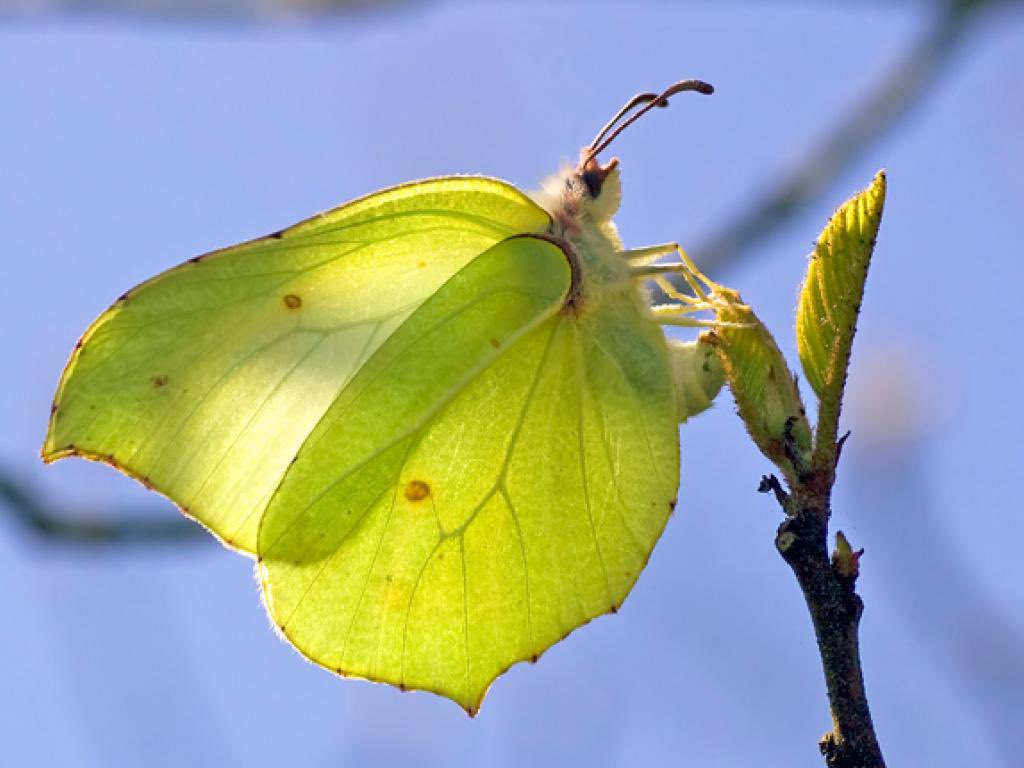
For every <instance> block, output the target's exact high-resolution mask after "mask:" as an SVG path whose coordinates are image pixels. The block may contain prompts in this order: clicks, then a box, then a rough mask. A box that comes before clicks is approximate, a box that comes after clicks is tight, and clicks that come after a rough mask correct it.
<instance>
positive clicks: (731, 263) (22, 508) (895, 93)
mask: <svg viewBox="0 0 1024 768" xmlns="http://www.w3.org/2000/svg"><path fill="white" fill-rule="evenodd" d="M395 4H396V3H395V2H372V1H371V0H256V2H251V1H248V0H216V2H213V3H198V2H195V3H191V2H185V3H179V2H169V1H168V2H164V1H163V0H157V1H156V2H152V1H151V2H146V3H128V2H121V1H120V0H76V1H70V0H13V2H11V1H8V2H6V3H0V9H3V10H5V11H7V12H11V11H13V12H21V13H23V14H26V15H38V14H39V13H41V12H44V11H56V10H82V11H86V10H88V11H104V12H117V11H121V10H129V9H130V10H132V11H133V12H134V13H141V12H153V13H158V14H162V13H166V14H171V13H173V14H175V15H178V16H189V15H203V16H217V15H221V16H233V15H246V16H250V15H266V14H272V15H275V14H276V15H284V14H293V15H294V14H299V13H307V12H326V11H331V10H342V9H344V10H359V9H369V8H371V7H380V6H391V5H395ZM930 4H932V5H935V6H936V10H935V12H934V17H933V18H932V20H931V21H930V22H929V23H928V25H927V27H926V28H925V30H924V31H923V33H921V34H920V36H919V37H918V38H917V39H916V40H915V41H914V42H913V43H912V44H911V45H910V47H909V49H908V51H907V52H906V54H905V55H904V56H903V57H902V58H901V59H900V60H899V61H898V62H897V63H896V64H895V65H894V66H893V67H892V69H891V70H890V71H888V72H886V73H885V74H884V75H883V76H882V77H881V78H879V81H878V83H877V84H876V86H875V87H874V88H873V89H871V90H870V91H869V92H868V94H867V96H866V97H865V98H864V99H863V101H862V102H860V103H857V104H855V105H854V106H853V107H852V108H851V109H850V110H849V112H848V114H846V115H844V116H843V118H842V119H841V120H838V121H837V122H836V128H835V129H834V130H833V131H832V133H830V134H829V135H828V136H826V137H825V139H824V140H823V141H822V142H821V144H820V145H819V146H818V147H816V148H815V149H813V150H812V151H810V152H809V153H808V154H807V156H806V158H805V159H804V160H803V161H802V162H801V163H800V165H799V166H798V167H796V168H795V169H793V170H792V172H791V173H790V174H789V175H788V176H786V177H784V178H783V180H782V182H781V183H780V184H778V185H777V186H776V187H774V188H770V189H768V190H767V191H765V192H764V193H763V194H761V195H760V196H759V197H758V198H757V199H755V200H753V201H752V202H751V205H750V206H749V208H748V209H746V210H744V211H742V212H741V213H740V214H739V215H738V216H736V217H735V218H734V219H732V220H729V221H726V222H725V223H724V224H723V225H722V226H721V227H720V229H719V230H718V232H717V233H716V234H713V235H712V236H711V237H710V238H709V239H708V241H707V242H705V243H704V244H702V245H700V246H699V247H697V248H695V249H693V253H694V255H695V256H696V257H697V259H698V261H699V262H700V265H701V267H702V268H703V269H704V270H705V271H707V272H708V273H709V274H713V275H720V274H721V273H722V272H723V271H725V270H727V269H730V268H733V267H735V266H736V265H737V264H739V263H741V262H742V261H743V259H744V258H745V257H747V256H748V255H749V254H750V253H751V252H752V251H753V250H754V247H755V246H756V245H758V244H759V243H760V242H761V241H762V240H763V239H764V238H765V237H767V236H768V235H770V234H771V233H773V232H774V231H776V230H778V229H780V228H781V227H783V226H785V224H786V223H787V222H788V221H790V220H791V219H792V218H793V217H794V216H796V215H797V214H798V213H799V212H800V211H801V210H803V208H804V207H805V206H806V205H807V204H808V203H809V202H811V201H813V200H816V199H819V197H820V196H821V195H823V194H824V193H825V192H826V191H827V190H828V189H829V187H830V186H831V185H832V184H833V182H834V181H835V180H836V178H837V177H838V176H840V175H841V174H842V173H843V171H844V170H845V169H846V168H848V167H849V166H850V165H851V164H852V163H853V162H854V161H855V160H856V159H857V158H858V157H860V156H861V155H862V154H863V153H864V152H865V151H866V150H868V149H869V148H870V147H871V146H873V145H874V144H875V143H877V142H878V141H879V140H881V139H882V138H883V137H885V136H886V135H888V134H889V133H890V132H891V131H892V130H893V129H894V128H895V127H896V126H897V125H898V124H899V122H900V121H901V119H902V118H903V117H905V116H906V115H907V114H908V113H909V112H910V111H911V110H912V109H913V108H914V107H915V106H916V105H917V104H919V103H920V102H921V100H922V99H923V98H924V96H925V95H926V94H927V93H928V92H929V91H930V89H931V87H932V86H933V85H935V84H936V83H937V82H938V80H939V79H940V77H941V75H942V73H943V71H944V70H945V69H946V67H947V66H948V65H949V63H950V62H951V60H952V59H953V58H954V55H955V54H956V52H957V51H958V49H959V44H960V43H961V42H962V41H963V40H964V39H965V38H966V37H967V35H968V34H969V32H970V31H971V29H973V26H974V24H973V22H974V21H975V20H976V19H977V18H978V17H979V11H981V10H982V9H984V8H987V7H989V6H1001V5H1002V6H1005V5H1011V4H1013V3H1010V2H1008V1H1007V0H953V1H952V2H939V3H930ZM0 504H2V505H3V507H4V508H5V510H6V512H7V514H8V516H9V519H10V520H11V521H12V522H13V523H15V524H16V525H18V526H19V527H20V528H21V529H23V530H24V531H25V532H27V533H31V534H33V535H34V536H35V537H37V538H40V539H43V540H48V541H58V542H66V543H72V544H81V545H89V546H95V545H100V544H129V543H134V544H139V543H144V542H152V543H163V542H185V541H189V542H193V541H198V540H200V539H201V538H202V534H203V529H202V528H201V527H200V526H198V525H196V524H195V523H193V522H191V521H189V520H185V519H183V518H180V517H178V516H177V514H176V513H175V517H173V518H169V519H164V517H163V516H161V515H154V514H152V513H151V512H149V511H142V512H128V511H125V512H122V513H117V514H114V513H112V514H110V515H105V516H103V517H95V516H90V515H88V514H86V513H85V512H84V511H82V510H71V509H63V508H58V507H51V506H49V505H47V504H45V503H43V502H41V501H39V500H38V496H37V495H36V493H35V492H34V491H33V490H32V489H30V488H28V487H25V486H24V485H23V484H22V483H21V482H20V481H19V480H18V479H17V478H16V477H15V476H14V475H13V474H11V473H9V472H7V471H5V470H0Z"/></svg>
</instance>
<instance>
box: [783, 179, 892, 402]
mask: <svg viewBox="0 0 1024 768" xmlns="http://www.w3.org/2000/svg"><path fill="white" fill-rule="evenodd" d="M884 203H885V172H884V171H879V173H878V174H877V175H876V176H875V179H874V181H873V182H872V184H871V186H870V187H868V188H867V189H865V190H864V191H862V192H860V193H858V194H857V195H855V196H854V197H852V198H851V199H850V200H848V201H847V202H846V203H844V204H843V205H842V206H840V208H839V209H838V210H837V211H836V212H835V214H834V215H833V216H832V219H831V220H830V221H829V223H828V224H827V225H826V227H825V229H824V231H823V232H822V233H821V237H819V238H818V243H817V245H816V246H815V249H814V253H813V254H812V255H811V261H810V264H809V265H808V267H807V277H806V279H805V280H804V284H803V288H802V289H801V291H800V303H799V305H798V307H797V313H796V337H797V349H798V351H799V354H800V362H801V364H802V365H803V369H804V374H805V375H806V376H807V381H808V382H809V383H810V385H811V387H812V388H813V389H814V391H815V393H816V394H817V395H818V398H819V399H820V400H821V404H822V413H823V414H824V413H828V412H834V413H837V414H838V410H837V409H838V405H839V402H840V400H841V398H842V395H843V386H844V384H845V383H846V370H847V367H848V365H849V362H850V350H851V348H852V346H853V336H854V333H855V332H856V328H857V313H858V312H859V311H860V303H861V298H862V297H863V295H864V281H865V279H866V278H867V274H868V265H869V263H870V261H871V253H872V251H873V250H874V247H875V238H876V237H877V236H878V225H879V223H880V222H881V219H882V207H883V205H884Z"/></svg>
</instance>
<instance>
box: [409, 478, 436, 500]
mask: <svg viewBox="0 0 1024 768" xmlns="http://www.w3.org/2000/svg"><path fill="white" fill-rule="evenodd" d="M428 496H430V486H429V485H427V484H426V483H425V482H423V481H422V480H410V481H409V482H408V483H406V486H405V498H407V499H408V500H409V501H423V500H424V499H425V498H427V497H428Z"/></svg>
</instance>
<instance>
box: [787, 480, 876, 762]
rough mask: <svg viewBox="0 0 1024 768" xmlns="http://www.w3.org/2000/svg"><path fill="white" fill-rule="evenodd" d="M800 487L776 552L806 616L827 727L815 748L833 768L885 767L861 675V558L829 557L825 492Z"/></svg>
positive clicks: (789, 504)
mask: <svg viewBox="0 0 1024 768" xmlns="http://www.w3.org/2000/svg"><path fill="white" fill-rule="evenodd" d="M815 485H816V483H815V481H814V479H813V478H810V479H808V480H807V481H801V483H800V486H799V487H798V488H796V489H793V492H792V493H791V494H790V496H789V498H788V500H787V504H786V505H785V506H784V509H785V511H786V519H785V520H784V521H783V522H782V524H781V525H780V526H779V529H778V532H777V533H776V536H775V546H776V548H777V549H778V550H779V553H780V554H781V555H782V559H783V560H785V561H786V563H787V564H788V565H789V567H790V568H791V569H792V570H793V574H794V575H795V576H796V579H797V582H798V583H799V584H800V590H801V591H802V592H803V595H804V600H805V601H806V603H807V608H808V610H809V611H810V614H811V622H812V623H813V625H814V635H815V638H816V639H817V641H818V651H819V653H820V655H821V664H822V668H823V670H824V672H825V686H826V689H827V690H828V700H829V706H830V708H831V710H832V722H833V726H834V727H833V729H832V731H830V732H829V733H827V734H826V735H825V736H824V737H823V738H822V739H821V741H820V742H819V746H820V748H821V753H822V755H824V757H825V764H826V765H828V766H832V768H885V761H884V760H883V758H882V750H881V748H880V747H879V745H878V738H877V736H876V735H875V729H874V724H873V723H872V720H871V711H870V709H869V708H868V700H867V693H866V691H865V689H864V675H863V673H862V672H861V664H860V646H859V642H858V635H857V629H858V625H859V624H860V617H861V613H862V612H863V610H864V604H863V602H862V601H861V599H860V596H859V595H857V593H856V591H855V589H854V587H855V585H856V581H857V560H858V559H859V557H860V553H859V552H849V553H848V554H847V555H843V553H842V550H841V549H840V548H837V551H836V553H835V554H834V555H833V557H832V558H831V560H830V559H829V556H828V541H827V536H828V520H829V517H830V510H829V507H828V506H827V501H826V498H825V497H826V496H827V493H828V491H830V490H831V488H830V487H829V488H828V489H827V491H824V493H823V489H821V488H818V489H815V488H814V486H815Z"/></svg>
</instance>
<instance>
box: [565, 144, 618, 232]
mask: <svg viewBox="0 0 1024 768" xmlns="http://www.w3.org/2000/svg"><path fill="white" fill-rule="evenodd" d="M574 175H575V176H576V177H577V179H578V180H579V181H578V183H579V185H580V187H581V189H580V193H581V198H582V202H583V205H584V206H585V207H586V208H587V209H588V213H589V214H590V218H591V219H592V220H594V221H608V220H610V219H611V217H612V216H614V215H615V212H616V211H617V210H619V203H621V202H622V177H621V175H620V173H619V158H617V157H613V158H612V159H611V160H609V161H608V163H607V164H606V165H601V163H599V162H598V160H597V158H596V157H594V156H593V155H591V154H590V148H589V147H585V148H584V149H583V150H582V151H581V152H580V164H579V166H577V168H576V169H575V171H574Z"/></svg>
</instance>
